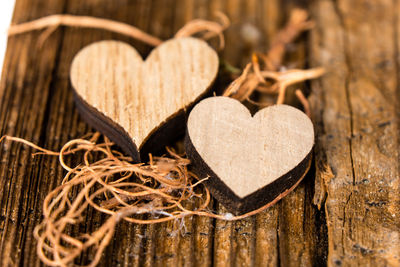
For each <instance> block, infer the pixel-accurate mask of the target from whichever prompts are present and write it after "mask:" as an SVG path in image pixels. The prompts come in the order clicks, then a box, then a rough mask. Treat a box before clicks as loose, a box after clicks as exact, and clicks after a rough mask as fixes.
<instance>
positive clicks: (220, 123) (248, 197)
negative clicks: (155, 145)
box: [185, 97, 314, 215]
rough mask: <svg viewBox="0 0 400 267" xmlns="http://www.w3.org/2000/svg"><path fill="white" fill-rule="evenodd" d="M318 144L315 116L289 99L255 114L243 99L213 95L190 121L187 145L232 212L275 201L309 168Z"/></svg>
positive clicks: (212, 189) (209, 183)
mask: <svg viewBox="0 0 400 267" xmlns="http://www.w3.org/2000/svg"><path fill="white" fill-rule="evenodd" d="M313 145H314V129H313V124H312V122H311V120H310V119H309V118H308V117H307V116H306V115H305V114H304V113H303V112H301V111H300V110H298V109H296V108H294V107H291V106H288V105H274V106H271V107H268V108H264V109H262V110H260V111H258V112H257V113H256V114H255V115H254V116H251V114H250V112H249V110H248V109H247V108H246V107H245V106H244V105H242V104H241V103H240V102H239V101H237V100H234V99H232V98H227V97H210V98H207V99H205V100H203V101H201V102H200V103H199V104H197V105H196V106H195V107H194V108H193V110H192V111H191V113H190V115H189V119H188V123H187V132H186V137H185V148H186V153H187V154H188V156H189V158H190V159H191V160H192V162H193V163H194V165H195V167H196V169H197V171H198V173H199V174H200V175H201V176H202V177H206V176H209V179H208V180H206V181H205V183H206V185H207V187H208V188H209V189H210V192H211V193H212V195H213V196H214V197H215V198H216V199H217V200H218V201H220V202H221V203H222V204H223V205H224V206H225V207H226V208H227V209H228V210H229V211H230V212H232V213H234V214H236V215H238V214H244V213H247V212H250V211H253V210H256V209H258V208H261V207H263V206H266V205H273V204H274V203H276V202H277V201H278V200H280V199H281V198H283V197H284V196H285V195H287V194H288V193H289V192H291V191H292V190H293V189H294V188H295V187H296V186H297V185H298V184H299V183H300V181H301V180H302V178H303V177H304V176H305V174H306V173H307V171H308V169H309V167H310V164H311V157H312V148H313Z"/></svg>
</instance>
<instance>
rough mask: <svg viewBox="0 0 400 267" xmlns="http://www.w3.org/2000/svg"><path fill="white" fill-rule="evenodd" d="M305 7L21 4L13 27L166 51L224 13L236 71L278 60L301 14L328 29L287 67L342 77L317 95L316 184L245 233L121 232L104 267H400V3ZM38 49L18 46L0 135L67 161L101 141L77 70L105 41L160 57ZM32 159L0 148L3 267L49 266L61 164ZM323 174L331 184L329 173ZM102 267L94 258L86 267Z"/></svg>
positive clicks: (2, 98)
mask: <svg viewBox="0 0 400 267" xmlns="http://www.w3.org/2000/svg"><path fill="white" fill-rule="evenodd" d="M306 2H307V1H301V0H299V1H295V0H292V1H289V0H286V1H279V0H265V1H261V0H230V1H222V0H221V1H218V0H201V1H195V0H189V1H172V0H158V1H144V0H143V1H127V0H121V1H107V0H87V1H77V0H60V1H45V0H17V3H16V8H15V13H14V18H13V22H14V23H17V22H24V21H28V20H32V19H35V18H39V17H42V16H45V15H50V14H56V13H68V14H76V15H91V16H97V17H104V18H110V19H114V20H118V21H123V22H127V23H130V24H132V25H135V26H137V27H139V28H141V29H143V30H145V31H147V32H149V33H150V34H153V35H156V36H158V37H160V38H163V39H167V38H169V37H171V36H172V35H173V33H174V32H176V31H177V30H178V29H179V28H180V27H181V26H182V25H184V23H185V22H187V21H189V20H191V19H193V18H199V17H200V18H211V17H212V14H213V12H214V11H216V10H221V11H223V12H225V13H226V14H227V15H228V16H229V17H230V18H231V19H232V22H233V25H232V27H231V28H230V29H229V30H228V31H227V33H226V43H227V47H226V49H225V51H224V52H223V53H222V54H221V56H222V57H223V58H224V59H225V60H227V61H228V62H229V63H231V64H233V65H236V66H244V64H245V63H247V62H248V60H249V56H250V52H251V51H252V50H253V49H258V50H260V51H266V49H267V48H268V43H269V42H270V41H271V37H272V36H273V35H274V33H276V31H277V29H278V28H279V27H280V26H281V25H282V23H283V22H284V19H285V18H286V16H287V14H288V11H289V10H290V9H291V8H293V7H294V6H303V7H306V8H308V9H309V10H310V11H311V13H312V16H313V18H314V20H315V21H316V25H317V26H316V28H315V29H314V30H313V31H312V33H311V34H310V35H309V36H308V37H309V38H303V39H301V40H300V41H299V42H298V43H297V44H296V49H295V50H294V52H292V53H291V54H290V55H289V57H288V58H287V65H288V66H291V67H293V66H297V67H299V66H300V67H301V66H305V65H313V66H317V65H324V66H326V67H328V68H329V70H330V72H329V73H328V74H327V75H326V76H325V77H324V78H323V79H322V80H320V81H316V82H313V83H312V87H311V89H312V94H311V100H312V106H313V119H314V121H315V123H316V132H317V139H318V141H317V147H316V164H315V166H316V176H315V177H314V172H313V171H311V172H310V174H309V175H308V176H307V177H306V178H305V180H304V181H303V182H302V183H301V184H300V186H299V187H298V188H297V189H296V190H295V191H294V192H292V193H291V194H290V195H288V196H287V197H286V198H285V199H284V200H282V201H281V202H280V203H278V204H277V205H275V206H274V207H272V208H270V209H268V210H267V211H265V212H263V213H262V214H259V215H257V216H255V217H251V218H248V219H245V220H242V221H238V222H223V221H215V220H211V219H208V218H197V217H193V218H187V219H186V220H185V225H186V228H184V230H183V231H181V232H177V231H175V230H176V229H177V225H174V224H173V223H166V224H159V225H150V226H138V225H131V224H128V223H121V224H120V225H119V226H118V228H117V229H116V232H117V235H115V238H114V239H113V241H112V242H111V244H110V246H109V247H108V248H107V250H106V252H105V253H104V254H105V255H104V256H103V259H102V263H101V265H102V266H136V265H139V264H140V265H143V266H153V265H156V266H181V265H185V266H191V265H196V266H208V265H210V264H212V263H213V264H214V265H216V266H229V265H231V266H233V265H240V266H250V265H258V266H277V265H279V266H312V265H318V266H321V265H322V266H323V265H326V264H328V265H329V266H357V265H359V266H369V265H370V266H398V265H399V264H400V263H399V260H400V259H399V257H400V240H399V239H400V238H399V233H400V223H399V222H400V221H399V218H398V217H399V216H400V213H399V207H400V204H399V198H400V197H399V196H400V195H399V193H400V192H399V191H400V190H399V153H398V150H399V130H398V124H399V114H400V109H399V105H398V103H399V100H400V87H399V77H400V71H399V65H400V59H399V49H400V40H399V36H400V24H399V23H400V19H399V17H398V16H399V15H398V11H399V10H400V1H389V0H379V1H378V0H377V1H369V0H352V1H348V0H336V1H334V0H315V1H311V2H310V3H308V6H305V4H306ZM249 25H252V26H255V27H256V28H257V29H258V30H259V31H260V34H261V35H260V36H261V37H260V39H259V40H257V38H256V39H251V38H250V39H249V38H245V36H244V35H243V34H242V33H241V30H242V29H243V27H248V26H249ZM250 27H251V26H250ZM39 35H40V33H39V32H33V33H29V34H24V35H20V36H15V37H12V38H10V40H9V48H8V51H7V54H6V58H5V63H4V71H3V75H2V79H1V87H0V135H3V134H8V135H13V136H18V137H23V138H25V139H28V140H31V141H33V142H35V143H37V144H39V145H41V146H44V147H46V148H49V149H54V150H57V149H59V148H60V147H61V145H62V144H64V143H65V142H66V141H68V140H69V139H71V138H77V137H81V136H82V135H83V134H85V133H87V132H89V131H91V129H90V128H89V127H88V126H87V125H86V124H85V123H84V122H83V121H82V120H81V118H80V116H79V115H78V114H77V111H76V108H75V107H74V105H73V100H72V91H71V86H70V83H69V68H70V64H71V61H72V58H73V56H74V55H75V54H76V53H77V52H78V51H79V50H80V49H81V48H82V47H84V46H85V45H87V44H89V43H92V42H94V41H99V40H104V39H117V40H123V41H125V42H128V43H130V44H132V45H133V46H134V47H136V48H137V49H138V51H139V52H141V53H142V54H143V55H146V54H148V52H149V51H150V48H149V47H146V46H144V45H143V44H141V43H140V42H137V41H134V40H130V39H127V38H125V37H123V36H120V35H117V34H112V33H109V32H105V31H101V30H91V29H71V28H61V29H58V30H57V31H56V32H55V33H53V34H52V35H51V36H50V37H49V39H48V40H47V41H46V42H45V43H44V45H43V47H42V48H39V47H37V40H38V37H39ZM254 40H256V41H255V42H254ZM31 153H32V150H31V149H28V148H26V147H25V146H22V145H20V144H15V143H13V144H10V143H7V144H2V145H0V159H1V162H0V234H1V239H0V265H1V266H38V265H40V264H41V263H40V261H39V259H38V257H37V256H36V241H35V239H34V238H33V236H32V231H33V228H34V227H35V226H36V225H37V224H38V223H39V222H40V220H41V206H42V203H43V199H44V197H45V195H46V194H47V193H48V192H49V191H50V190H51V189H52V188H54V187H56V186H57V185H58V184H60V182H61V179H62V176H63V171H62V169H61V167H60V166H59V164H58V162H57V159H55V158H49V157H45V156H36V157H34V158H32V157H31ZM324 164H328V165H329V166H330V167H331V168H332V171H333V177H331V176H327V175H325V174H324V173H323V172H322V171H323V166H324ZM314 178H315V184H314ZM314 187H315V190H314ZM314 191H315V192H314ZM314 203H315V204H316V205H315V204H314ZM214 206H215V208H216V209H218V210H219V211H220V212H223V211H224V208H223V207H222V206H220V205H219V204H218V203H216V202H214ZM318 206H320V207H321V209H320V210H319V209H318ZM102 219H104V218H103V217H102V216H100V215H99V214H97V213H92V214H89V215H88V217H87V220H86V226H82V227H87V228H88V229H93V228H95V227H97V226H98V225H99V223H101V221H102ZM92 256H93V255H91V254H84V255H82V257H81V263H82V264H83V263H85V262H87V260H88V259H90V258H91V257H92Z"/></svg>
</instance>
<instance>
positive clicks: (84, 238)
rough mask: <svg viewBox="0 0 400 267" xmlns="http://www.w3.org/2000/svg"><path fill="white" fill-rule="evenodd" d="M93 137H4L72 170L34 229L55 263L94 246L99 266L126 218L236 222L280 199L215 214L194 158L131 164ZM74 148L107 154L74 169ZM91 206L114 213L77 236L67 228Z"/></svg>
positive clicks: (44, 254) (44, 255)
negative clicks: (49, 143)
mask: <svg viewBox="0 0 400 267" xmlns="http://www.w3.org/2000/svg"><path fill="white" fill-rule="evenodd" d="M96 135H97V136H98V133H96V134H95V135H94V136H96ZM93 139H98V137H96V138H91V139H90V140H84V139H76V140H72V141H70V142H68V143H67V144H65V145H64V146H63V148H62V149H61V150H60V152H54V151H50V150H46V149H43V148H40V147H39V146H36V145H35V144H33V143H31V142H28V141H26V140H23V139H20V138H11V137H8V136H4V137H2V138H1V139H0V140H1V141H3V140H8V141H14V142H20V143H23V144H25V145H28V146H30V147H32V148H34V149H37V150H39V151H41V152H42V153H44V154H46V155H50V156H58V157H59V160H60V162H62V165H63V167H64V168H65V169H66V170H67V171H68V173H67V174H66V176H65V178H64V181H63V183H62V184H61V185H60V186H58V187H57V188H55V189H54V190H52V191H51V192H50V193H49V194H48V195H47V196H46V198H45V200H44V204H43V215H44V219H43V222H42V223H41V224H40V225H38V226H37V227H36V228H35V231H34V235H35V237H36V239H37V240H38V247H37V252H38V255H39V257H40V259H41V260H42V261H43V262H44V263H45V264H48V265H50V266H67V265H70V264H73V262H74V259H75V258H76V257H78V256H79V255H80V254H81V253H82V252H83V251H85V250H88V249H91V248H92V249H94V250H95V256H94V259H93V261H92V262H91V263H90V264H89V266H95V265H96V264H97V263H98V261H99V260H100V257H101V253H102V252H103V250H104V249H105V247H106V246H107V245H108V243H109V242H110V240H111V238H112V236H113V233H114V229H115V226H116V224H117V223H118V222H119V221H121V220H126V221H128V222H133V223H137V224H153V223H160V222H166V221H170V220H175V221H176V220H178V219H181V218H184V217H186V216H193V215H197V216H207V217H210V218H215V219H220V220H229V221H233V220H239V219H243V218H246V217H249V216H252V215H254V214H257V213H259V212H261V211H263V210H265V209H266V208H268V207H269V206H271V205H272V204H274V203H275V202H277V201H278V200H279V198H278V199H276V200H275V201H274V202H273V203H269V204H268V205H266V206H264V207H262V208H260V209H258V210H255V211H252V212H249V213H246V214H243V215H240V216H233V215H232V214H230V213H228V214H215V213H212V212H210V211H208V210H207V207H208V204H209V202H210V199H211V196H210V193H209V191H208V190H207V188H205V187H202V185H203V184H202V182H203V181H204V180H206V179H208V177H206V178H204V179H202V180H199V179H198V178H197V177H196V176H195V175H193V174H192V173H190V172H189V171H188V170H187V165H188V164H189V163H190V161H189V160H187V159H185V158H182V157H181V156H179V155H178V154H176V153H175V152H173V151H172V150H169V151H170V156H171V157H170V158H167V157H156V158H153V159H152V162H151V163H150V164H132V163H129V161H127V160H126V157H124V156H122V155H121V154H120V153H119V152H117V151H113V150H112V149H111V145H112V143H111V142H109V141H108V140H107V139H106V138H105V139H106V142H105V143H101V144H94V143H93V142H92V140H93ZM71 151H73V152H74V153H75V152H78V151H80V152H83V153H84V158H88V156H89V154H92V153H94V152H100V153H102V154H103V157H102V158H101V159H100V160H98V161H95V162H93V163H90V162H88V161H85V164H83V165H81V166H78V167H75V168H71V167H69V166H67V165H66V164H65V159H64V157H65V156H66V155H68V154H71ZM166 163H167V164H166ZM134 177H136V179H135V178H134ZM135 180H139V181H136V182H135ZM194 181H196V182H195V183H193V182H194ZM199 186H201V187H202V188H200V189H201V193H199V194H196V193H195V192H194V190H195V189H197V188H198V187H199ZM73 192H77V194H76V195H74V194H73ZM106 196H108V197H109V196H112V197H113V198H111V200H112V201H113V202H114V203H113V205H110V206H108V205H106V204H107V203H108V202H109V199H110V198H107V197H106ZM193 198H198V199H200V200H202V203H201V204H200V205H198V206H197V207H196V208H194V209H188V208H185V206H186V203H187V202H188V201H193V200H192V199H193ZM107 201H108V202H107ZM130 202H131V203H130ZM89 206H90V207H92V208H94V209H96V210H98V211H99V212H102V213H104V214H108V215H110V217H109V218H108V219H107V220H106V222H105V223H104V224H103V225H102V226H101V227H100V228H99V229H97V230H96V231H94V232H93V233H85V234H82V235H80V236H78V237H74V236H72V235H71V234H69V233H68V231H67V230H66V229H67V228H68V226H69V225H75V224H78V223H79V222H80V221H82V218H83V215H84V212H85V211H86V210H87V208H88V207H89ZM140 214H149V215H150V217H148V218H147V219H140V218H137V217H135V215H140ZM132 216H133V217H132ZM157 217H160V218H157Z"/></svg>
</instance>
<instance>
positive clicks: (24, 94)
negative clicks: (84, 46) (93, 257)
mask: <svg viewBox="0 0 400 267" xmlns="http://www.w3.org/2000/svg"><path fill="white" fill-rule="evenodd" d="M44 5H46V8H43V6H44ZM63 5H64V1H58V2H57V3H55V2H53V3H45V1H18V2H17V3H16V7H15V12H14V17H13V22H14V23H18V22H24V21H27V20H32V19H35V18H38V17H42V16H45V15H49V14H53V13H62V12H63ZM26 10H30V12H25V11H26ZM37 36H38V33H30V34H26V35H23V36H16V37H13V38H10V40H9V43H8V47H9V48H12V49H8V50H7V54H6V59H5V65H4V71H3V79H2V84H1V89H0V96H1V104H0V114H1V115H0V129H1V130H0V135H3V134H9V135H14V136H20V137H23V138H26V139H28V140H32V141H33V142H35V143H38V144H43V135H44V133H45V130H46V124H47V109H48V107H47V101H48V99H49V98H50V97H51V83H52V73H53V70H54V68H55V67H56V66H57V57H58V54H59V51H58V47H59V43H60V40H61V39H60V37H61V35H60V33H56V34H55V35H53V36H52V37H51V38H50V39H49V40H48V42H47V43H46V44H45V45H44V47H43V49H41V50H40V49H37V46H36V40H37ZM33 49H36V51H35V53H32V51H33ZM31 152H32V151H31V150H30V149H26V148H25V147H23V146H21V145H20V144H7V145H5V146H1V147H0V158H1V163H0V185H1V186H0V188H1V189H0V199H1V205H0V206H1V208H0V209H1V210H0V212H1V222H0V229H1V243H0V265H2V266H13V265H21V266H22V265H26V262H27V260H31V261H30V262H31V263H34V262H36V263H38V259H37V257H35V258H33V259H29V258H30V257H29V255H30V252H31V251H32V252H33V249H32V248H33V247H32V246H31V247H30V246H29V243H30V242H31V240H32V239H33V237H32V231H33V228H34V225H35V224H36V223H35V214H37V212H38V213H40V210H39V209H38V206H37V202H36V198H37V197H38V196H39V195H41V196H42V198H41V199H42V200H43V194H41V193H42V192H47V191H48V190H49V186H51V185H53V184H52V181H51V180H48V181H46V184H44V187H42V188H43V189H45V188H47V190H46V189H45V190H44V191H39V190H37V188H38V185H39V184H40V183H41V181H40V180H39V179H38V176H39V175H38V173H39V171H40V167H41V165H42V164H41V157H36V158H35V159H32V157H31V155H30V154H31ZM27 244H28V246H27Z"/></svg>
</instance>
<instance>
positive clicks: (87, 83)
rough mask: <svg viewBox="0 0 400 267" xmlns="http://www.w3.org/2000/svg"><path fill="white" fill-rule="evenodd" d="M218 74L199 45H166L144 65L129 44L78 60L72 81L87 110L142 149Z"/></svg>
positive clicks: (188, 41) (209, 52) (99, 46)
mask: <svg viewBox="0 0 400 267" xmlns="http://www.w3.org/2000/svg"><path fill="white" fill-rule="evenodd" d="M217 70H218V56H217V54H216V52H215V51H214V50H213V49H212V48H211V47H209V46H208V44H207V43H206V42H204V41H202V40H199V39H195V38H180V39H171V40H169V41H166V42H164V43H163V44H162V45H160V46H159V47H157V48H155V49H154V50H153V51H152V53H151V54H150V55H149V56H148V58H147V59H146V61H144V62H143V60H142V57H141V56H140V55H139V53H138V52H137V51H136V50H135V49H134V48H133V47H131V46H130V45H128V44H125V43H123V42H119V41H101V42H97V43H94V44H91V45H89V46H87V47H85V48H84V49H82V50H81V51H80V52H79V53H78V54H77V56H76V57H75V59H74V61H73V63H72V67H71V81H72V85H73V87H74V89H75V90H76V92H77V94H78V95H79V96H80V97H81V98H82V99H83V100H84V101H85V102H86V103H87V104H88V105H90V106H92V107H94V108H95V109H96V110H98V111H99V112H100V113H102V114H103V115H105V116H106V117H108V118H110V119H111V120H112V121H113V122H115V123H116V124H118V125H119V126H121V127H122V128H123V129H124V130H125V131H126V132H127V133H128V135H129V136H130V137H131V138H132V140H133V141H134V143H135V144H136V146H137V147H141V145H142V144H143V143H144V142H145V141H146V139H147V137H148V136H149V135H150V134H151V133H152V132H153V131H155V130H156V129H157V128H158V127H159V126H160V125H161V124H162V123H163V122H165V121H166V120H167V119H168V118H169V117H171V116H173V115H174V114H175V113H177V112H178V111H179V110H181V109H183V108H185V107H187V106H188V105H189V104H191V103H192V102H194V101H195V100H196V99H197V98H198V97H199V96H200V95H202V94H203V93H204V92H205V91H207V89H208V88H209V87H210V84H211V83H212V82H213V80H214V78H215V76H216V74H217Z"/></svg>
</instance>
